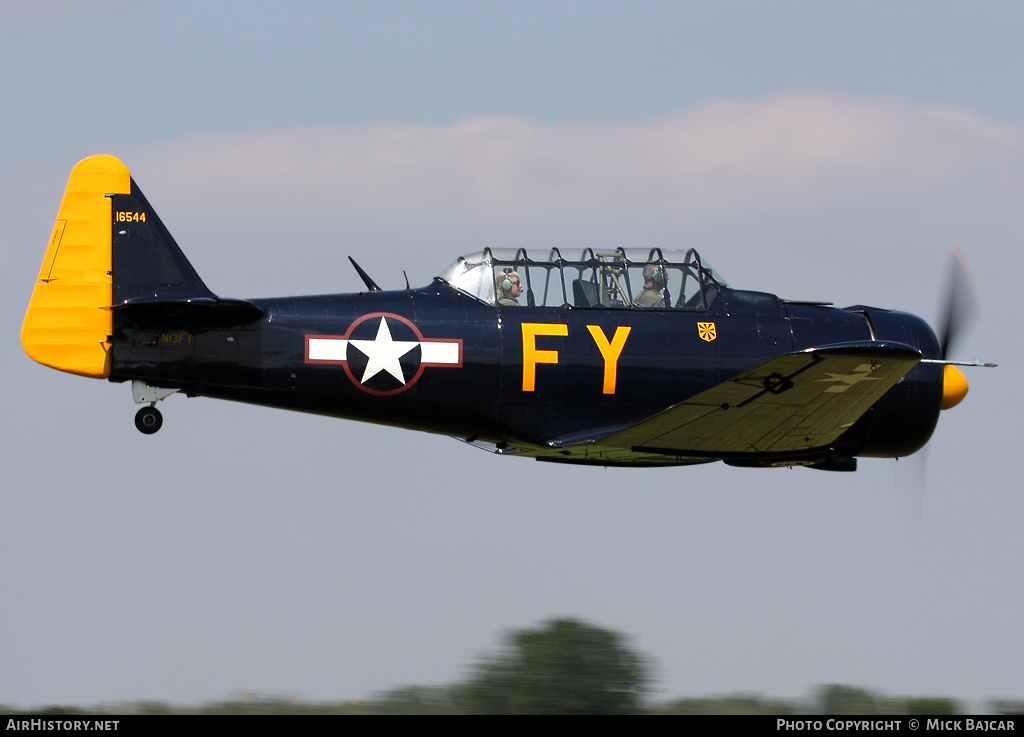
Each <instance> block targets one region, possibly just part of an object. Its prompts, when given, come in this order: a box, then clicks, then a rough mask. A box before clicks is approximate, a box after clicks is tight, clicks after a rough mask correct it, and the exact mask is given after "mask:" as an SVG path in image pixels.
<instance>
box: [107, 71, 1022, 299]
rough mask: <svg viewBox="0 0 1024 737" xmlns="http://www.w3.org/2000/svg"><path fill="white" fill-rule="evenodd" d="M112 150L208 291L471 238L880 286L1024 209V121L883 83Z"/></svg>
mask: <svg viewBox="0 0 1024 737" xmlns="http://www.w3.org/2000/svg"><path fill="white" fill-rule="evenodd" d="M114 153H120V155H122V157H123V158H124V160H125V162H126V163H127V164H128V165H129V167H130V168H131V169H132V171H133V174H134V175H135V177H136V179H137V181H138V182H139V184H140V186H141V187H142V189H143V191H145V192H146V194H147V196H148V197H149V198H150V201H151V202H152V203H153V205H154V206H155V207H156V209H157V211H158V212H160V213H161V215H162V216H163V217H164V219H165V221H166V223H167V225H168V227H169V228H170V229H171V232H172V233H174V234H175V235H176V237H178V238H179V239H180V241H181V243H182V245H183V246H184V247H185V251H186V253H187V254H188V255H189V256H190V258H193V262H194V264H195V265H196V267H197V269H199V271H200V273H207V271H206V269H210V272H209V273H210V274H211V275H212V276H211V287H212V288H214V291H217V287H218V285H222V284H225V282H227V284H228V286H226V287H225V289H226V290H228V291H230V292H232V293H248V294H267V293H280V292H279V290H282V289H283V290H290V291H295V292H303V293H309V292H310V291H336V290H338V289H343V288H345V287H344V286H343V285H345V284H346V282H344V281H343V280H342V281H341V282H339V279H338V276H337V275H338V274H339V273H342V274H348V272H349V271H350V268H349V266H348V264H347V263H346V262H345V260H344V259H345V256H346V255H349V254H351V255H353V256H355V257H356V258H357V259H365V260H364V264H365V265H368V266H370V267H372V268H371V271H372V272H375V273H376V272H378V270H379V269H384V270H390V271H393V272H395V273H399V272H398V269H397V268H396V267H398V266H399V262H400V263H401V267H403V268H405V269H407V270H408V273H409V275H410V278H411V279H412V280H413V281H414V282H420V283H423V282H424V281H425V280H426V278H427V277H428V276H429V275H431V274H434V273H437V271H438V270H440V269H441V268H443V266H444V265H445V264H446V263H447V262H448V261H451V260H453V259H454V258H455V257H456V256H457V255H459V254H462V253H471V252H473V251H477V250H480V249H481V248H483V247H484V246H515V247H519V246H523V245H525V246H527V247H529V248H534V249H536V248H547V247H550V246H552V245H557V246H560V247H562V248H563V249H566V250H567V251H568V252H572V251H573V250H574V249H576V248H582V247H584V246H593V247H602V248H605V247H615V246H620V245H626V246H644V247H650V246H655V245H657V246H662V247H678V245H676V244H688V245H689V244H692V245H697V246H698V247H700V248H701V249H702V250H706V253H705V255H706V256H708V257H710V258H711V260H712V262H713V263H715V264H719V265H721V267H722V268H723V269H724V271H725V272H726V274H727V276H731V277H732V278H733V279H734V280H735V281H736V283H745V284H752V285H760V286H761V288H765V289H772V290H777V291H782V292H788V291H789V290H792V289H795V288H796V286H797V285H796V284H794V283H793V282H794V281H799V280H800V277H799V275H798V274H796V273H795V271H794V270H793V269H792V268H791V264H792V263H800V262H806V261H807V260H808V259H819V258H820V256H821V255H822V247H823V245H826V246H829V245H830V246H831V248H830V250H829V254H830V258H829V261H828V263H829V271H828V273H826V278H827V279H829V280H830V284H834V283H836V282H841V281H850V282H853V281H854V277H848V276H847V275H848V274H849V270H850V269H851V268H858V269H862V270H863V272H864V273H868V272H870V273H871V274H872V276H871V278H870V281H871V282H877V283H878V288H879V289H885V290H891V289H893V287H894V286H895V285H896V284H902V283H903V280H905V279H906V278H907V275H909V274H919V273H920V272H921V269H922V268H933V269H937V268H938V266H937V264H938V263H939V262H940V261H941V258H942V253H943V250H944V249H945V248H947V247H948V246H949V244H950V243H952V242H954V241H956V240H960V241H961V242H963V244H964V245H965V247H967V248H968V251H969V252H971V253H972V256H974V255H975V254H976V253H977V250H976V249H974V248H971V246H972V245H973V244H974V243H983V244H991V245H993V246H995V245H996V244H999V243H1002V244H1005V243H1006V242H1007V239H1008V237H1009V236H1008V234H1013V233H1017V232H1019V230H1020V227H1021V226H1024V223H1022V222H1021V219H1022V216H1021V213H1020V207H1019V202H1020V200H1021V197H1022V195H1024V129H1022V128H1019V127H1015V126H1012V125H1007V124H1003V123H999V122H996V121H992V120H989V119H986V118H983V117H981V116H979V115H977V114H974V113H972V112H970V111H967V110H963V109H960V108H955V107H950V106H944V105H934V104H925V103H920V102H913V101H907V100H903V99H899V98H895V97H872V96H854V95H838V94H828V93H822V92H807V91H805V92H788V93H780V94H774V95H771V96H768V97H764V98H762V99H758V100H730V99H718V100H710V101H708V102H705V103H703V104H701V105H698V106H695V107H693V108H690V109H687V110H682V111H679V112H676V113H674V114H671V115H666V116H663V117H660V118H655V119H652V120H648V121H641V122H635V123H627V124H623V123H615V124H576V123H564V124H541V123H538V122H535V121H531V120H526V119H523V118H517V117H510V116H498V115H477V116H473V117H469V118H466V119H463V120H459V121H456V122H453V123H451V124H449V125H443V126H430V125H414V124H405V123H386V122H385V123H374V124H365V125H358V126H320V127H310V128H297V129H269V130H258V131H252V132H243V133H234V134H204V135H196V136H192V137H188V138H184V139H180V140H171V141H165V142H162V143H159V144H155V145H148V146H143V147H139V148H136V149H130V150H127V151H123V152H114ZM914 249H917V250H916V251H915V250H914ZM897 250H899V251H902V256H903V258H905V259H906V260H905V261H904V262H903V263H902V264H900V265H899V266H894V264H893V263H892V257H893V256H896V255H898V254H896V253H895V252H896V251H897ZM1003 250H1005V248H1004V249H1003ZM392 251H394V256H392V254H391V252H392ZM723 251H724V254H723ZM241 254H244V258H245V259H246V260H245V263H246V264H248V266H246V268H244V269H239V268H238V264H239V263H240V261H239V259H240V258H242V257H243V256H241ZM776 256H780V257H781V258H776ZM396 258H397V261H396ZM883 258H884V259H885V260H886V263H887V264H888V266H887V270H885V271H890V270H891V271H892V272H893V273H892V275H891V276H889V277H883V278H881V279H880V278H879V273H880V272H879V268H878V264H877V263H875V264H874V265H872V264H871V261H872V260H873V259H874V260H877V259H883ZM729 259H731V263H730V261H729ZM374 262H376V263H374ZM925 263H926V264H928V266H926V267H922V266H921V264H925ZM726 264H728V268H726V266H725V265H726ZM787 264H789V265H787ZM933 264H934V266H932V265H933ZM983 265H984V262H982V266H983ZM773 270H774V271H773ZM226 273H231V274H232V275H231V278H230V279H225V278H224V275H225V274H226ZM925 276H926V278H928V277H930V274H927V273H926V274H925ZM238 277H241V283H239V281H240V280H239V278H238ZM936 278H937V277H936ZM246 280H250V281H248V282H247V281H246ZM865 280H867V276H861V277H859V278H858V281H859V284H860V285H861V286H863V284H864V283H865ZM929 283H930V282H929ZM232 284H234V286H231V285H232ZM347 286H348V288H355V286H356V285H355V284H348V285H347ZM390 286H398V284H397V283H393V284H390ZM852 286H853V284H851V288H852ZM802 288H803V289H804V290H806V289H807V287H806V285H803V287H802ZM797 291H800V290H797ZM829 293H830V295H831V294H832V292H831V291H830V292H829ZM857 294H858V295H860V294H861V293H860V291H858V293H857ZM837 298H838V299H858V300H862V299H871V298H872V297H871V295H870V293H869V294H868V295H867V296H850V297H845V296H843V295H842V294H840V295H839V296H838V297H837ZM908 301H913V302H914V303H915V304H916V303H918V302H920V301H921V300H920V299H916V300H908Z"/></svg>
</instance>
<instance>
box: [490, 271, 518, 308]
mask: <svg viewBox="0 0 1024 737" xmlns="http://www.w3.org/2000/svg"><path fill="white" fill-rule="evenodd" d="M494 291H495V292H496V293H497V294H498V304H499V305H501V306H502V307H518V306H519V295H520V294H522V292H523V285H522V284H521V283H520V281H519V274H518V273H517V272H515V271H512V270H511V269H509V270H508V271H502V272H500V273H498V274H496V275H495V277H494Z"/></svg>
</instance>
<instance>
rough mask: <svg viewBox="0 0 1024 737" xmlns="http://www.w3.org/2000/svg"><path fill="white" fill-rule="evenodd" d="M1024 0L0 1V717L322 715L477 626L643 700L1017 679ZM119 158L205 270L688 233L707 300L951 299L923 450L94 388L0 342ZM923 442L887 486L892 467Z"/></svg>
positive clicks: (463, 644) (261, 282)
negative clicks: (933, 419) (673, 452)
mask: <svg viewBox="0 0 1024 737" xmlns="http://www.w3.org/2000/svg"><path fill="white" fill-rule="evenodd" d="M1022 31H1024V10H1021V9H1020V8H1019V6H1018V5H1016V4H1013V3H998V2H985V3H954V2H928V3H916V2H904V3H898V4H893V3H873V2H867V3H858V4H856V5H854V4H846V5H839V4H835V3H810V2H776V3H760V2H757V3H755V2H750V3H748V2H715V3H712V2H707V3H703V2H691V3H686V2H673V3H659V2H647V3H642V4H627V3H599V2H586V3H583V2H580V3H576V2H561V3H554V4H552V3H532V2H515V3H501V2H484V3H480V2H473V3H469V2H467V3H458V2H434V3H405V2H379V3H344V2H337V3H315V2H308V3H303V2H299V3H292V4H289V5H287V6H285V5H281V4H279V3H254V2H246V3H240V2H239V3H216V4H207V3H203V4H200V3H191V2H184V3H173V4H172V3H156V2H137V3H127V2H118V1H116V0H106V1H97V2H50V3H45V2H43V3H30V2H18V1H15V2H9V3H6V4H4V6H3V7H2V8H0V94H2V99H3V100H4V105H3V107H2V110H3V112H2V114H0V134H2V140H3V141H4V144H3V146H0V167H2V169H3V171H4V173H5V177H4V181H3V182H2V184H0V201H2V202H3V205H2V209H0V258H2V265H3V269H0V273H2V277H0V278H2V279H3V289H2V290H0V300H3V307H4V309H3V310H2V311H0V314H2V315H3V316H4V317H3V318H2V320H3V322H2V324H3V326H4V334H5V335H7V336H8V346H9V350H7V351H4V352H0V356H2V357H3V358H2V361H3V363H2V365H3V370H4V375H5V377H7V381H6V382H5V389H4V390H3V391H2V392H0V398H2V402H3V405H2V407H3V416H4V417H5V418H6V419H5V420H4V421H3V422H2V423H0V432H2V434H3V444H2V447H3V448H4V451H3V458H4V461H5V463H4V466H5V468H6V470H7V479H8V480H7V483H6V484H5V489H6V490H5V492H4V495H3V501H2V504H3V507H2V509H3V511H2V513H0V561H2V565H0V590H3V591H4V592H5V593H4V596H3V597H2V598H0V621H3V622H4V626H3V627H2V628H0V630H2V631H0V702H2V703H12V704H18V705H41V704H47V703H80V704H88V703H98V702H101V701H102V702H116V701H120V700H128V699H137V698H154V699H163V700H167V701H173V702H178V703H189V702H197V701H202V700H209V699H216V698H221V697H224V696H226V695H228V694H230V693H235V692H239V691H256V692H261V693H274V694H291V695H295V696H297V697H300V698H307V699H337V698H358V697H362V696H366V695H368V694H370V693H372V692H374V691H377V690H381V689H386V688H390V687H393V686H398V685H402V684H406V683H441V682H446V681H449V680H453V679H455V678H458V677H459V676H460V674H462V673H463V672H464V669H465V668H466V666H467V665H468V664H469V663H471V662H472V661H473V659H474V658H475V657H477V656H478V655H479V654H480V653H481V652H483V651H484V650H486V649H487V648H489V647H492V646H494V645H495V643H496V641H497V637H498V634H499V633H500V632H501V631H502V629H503V628H506V627H518V626H526V625H529V624H531V623H533V622H536V621H538V620H540V619H543V618H546V617H550V616H557V615H570V616H578V617H582V618H584V619H587V620H590V621H593V622H596V623H598V624H602V625H605V626H609V627H613V628H616V629H620V630H623V631H625V632H628V633H630V634H631V635H632V636H633V637H634V638H635V643H636V644H637V645H638V646H639V647H642V648H643V649H645V650H647V651H649V652H650V653H651V654H653V655H654V656H655V657H656V658H657V660H658V662H659V664H660V688H661V689H662V691H661V693H662V695H665V696H677V695H703V694H721V693H732V692H736V691H747V692H751V691H753V692H759V693H764V694H767V695H772V696H797V695H802V694H804V693H806V691H807V690H808V689H809V688H811V687H812V686H814V685H816V684H821V683H830V682H841V683H851V684H856V685H861V686H865V687H868V688H875V689H879V690H882V691H885V692H887V693H892V694H911V695H913V694H947V695H951V696H955V697H961V698H969V699H975V700H981V699H985V698H989V697H1014V698H1021V697H1022V695H1024V677H1022V672H1021V669H1020V667H1019V663H1020V662H1021V657H1022V655H1024V642H1022V638H1021V636H1020V634H1019V622H1020V621H1021V619H1022V614H1024V596H1022V594H1021V589H1022V587H1021V585H1020V580H1019V579H1020V574H1019V572H1018V569H1019V561H1020V560H1021V557H1022V554H1024V545H1022V542H1021V540H1020V536H1019V532H1018V529H1017V528H1018V527H1019V524H1018V520H1019V519H1020V518H1021V515H1022V513H1024V502H1022V500H1021V497H1020V494H1019V493H1018V487H1017V486H1016V467H1015V463H1014V461H1015V453H1016V442H1015V440H1016V431H1015V429H1014V428H1015V427H1016V426H1017V424H1018V415H1019V410H1020V401H1019V397H1020V390H1019V386H1020V380H1019V379H1020V376H1019V366H1020V358H1021V353H1022V351H1021V346H1020V341H1019V339H1018V338H1017V336H1018V334H1019V327H1018V324H1017V323H1018V321H1017V320H1016V318H1015V316H1016V314H1017V312H1018V310H1019V306H1018V305H1017V301H1016V297H1017V294H1018V292H1019V275H1020V273H1021V266H1022V256H1021V254H1022V249H1021V247H1020V246H1021V243H1020V240H1021V239H1020V233H1021V232H1022V227H1021V226H1022V225H1024V223H1022V215H1021V208H1020V201H1021V197H1022V195H1024V181H1022V178H1024V177H1022V173H1024V108H1022V104H1024V103H1022V102H1021V100H1022V98H1021V95H1020V94H1019V86H1020V83H1019V77H1020V70H1021V68H1022V65H1024V51H1022V50H1021V46H1020V43H1019V39H1020V37H1021V35H1022ZM94 153H110V154H114V155H116V156H119V157H120V158H121V159H122V160H124V161H125V163H126V164H127V165H128V166H129V168H130V169H131V170H132V173H133V175H134V177H135V179H136V181H137V182H138V183H139V185H140V187H141V188H142V189H143V190H144V191H145V193H146V195H147V196H148V198H149V199H150V201H151V203H152V204H153V205H154V207H155V208H156V209H157V211H158V212H159V213H160V214H161V217H162V218H163V220H164V222H165V223H166V224H167V226H168V227H169V229H170V230H171V232H172V233H173V234H174V235H175V237H176V239H177V240H178V242H179V244H180V245H181V246H182V248H183V249H184V251H185V252H186V254H187V255H188V257H189V258H190V260H191V261H192V263H193V265H195V266H196V268H197V270H198V271H199V273H200V274H201V275H202V276H203V278H204V279H205V281H206V283H207V284H208V285H209V286H210V287H211V288H212V289H213V290H214V291H215V292H217V293H218V294H221V295H222V296H230V297H236V296H237V297H255V296H274V295H283V294H296V293H321V292H330V291H354V290H356V289H358V288H359V285H360V282H359V281H358V277H357V276H356V274H355V273H354V272H353V271H352V270H351V268H350V267H349V265H348V263H347V256H349V255H352V256H354V257H355V258H356V259H357V260H358V261H359V262H360V263H361V264H362V265H363V266H364V267H365V268H367V270H368V271H369V272H370V273H371V275H372V276H373V277H374V278H375V279H376V280H377V281H378V282H379V283H381V284H382V285H383V286H385V287H390V288H397V287H399V286H400V285H401V284H402V277H401V270H402V269H403V268H404V269H405V270H406V271H407V272H408V273H409V278H410V280H411V281H412V282H414V283H420V284H424V283H426V282H428V281H429V280H430V278H431V277H432V276H433V274H435V273H437V272H438V271H440V270H441V269H443V268H444V267H445V266H446V265H447V264H448V263H449V262H451V261H452V260H454V259H455V258H456V257H457V256H458V255H460V254H462V253H469V252H473V251H477V250H479V249H480V248H482V247H484V246H488V245H489V246H515V247H519V246H525V247H527V248H533V247H543V248H546V247H549V246H551V245H559V246H562V247H570V248H575V247H579V248H583V247H585V246H602V247H606V246H610V247H614V246H619V245H624V246H646V247H651V246H662V247H685V246H691V245H692V246H696V247H698V248H699V249H700V250H701V253H702V255H703V256H704V257H705V258H707V259H708V260H710V261H711V262H712V263H713V264H714V265H715V266H716V268H718V269H719V270H720V271H721V272H722V273H723V274H724V275H725V277H726V278H727V279H728V280H729V281H730V282H731V283H733V284H734V285H735V286H739V287H744V288H752V289H763V290H766V291H773V292H777V293H779V294H780V295H781V296H783V297H787V298H793V299H825V300H832V301H835V302H836V303H838V304H855V303H866V304H875V305H879V306H884V307H892V308H897V309H905V310H909V311H912V312H916V313H918V314H921V315H922V316H924V317H925V318H926V319H932V318H933V316H934V312H935V308H936V300H937V294H938V291H939V288H940V283H941V277H942V268H943V262H944V258H945V255H946V252H947V250H948V248H949V246H950V245H951V244H952V243H954V242H957V243H959V244H960V245H961V246H962V247H963V249H964V250H965V252H966V253H967V255H968V257H969V258H970V260H971V263H972V265H973V267H974V270H975V276H976V277H977V280H978V282H979V285H980V287H981V292H982V303H983V309H984V312H983V316H982V319H981V320H980V321H979V323H978V324H977V326H976V329H975V330H974V332H973V333H972V335H971V337H970V338H969V339H968V340H967V341H966V343H965V345H964V347H963V353H964V356H963V357H965V358H973V357H974V356H975V355H979V356H980V357H981V358H983V359H986V360H995V361H998V362H999V363H1000V364H1001V366H1000V368H998V369H995V370H989V371H981V370H976V371H973V372H971V373H970V375H969V379H970V380H971V385H972V388H971V394H970V395H969V397H968V398H967V400H966V401H965V403H964V404H963V405H961V406H960V407H958V408H956V409H955V410H952V411H951V412H949V413H946V414H944V416H943V418H942V421H941V422H940V426H939V428H938V430H937V432H936V435H935V437H934V438H933V440H932V443H931V444H930V446H929V452H928V453H927V457H926V458H919V457H914V458H911V459H906V460H903V461H900V462H898V463H897V462H894V461H882V460H875V461H872V460H865V461H862V462H861V468H860V470H859V471H858V472H857V473H856V474H848V475H842V474H823V473H816V472H811V471H806V470H793V471H786V470H778V471H750V470H742V469H731V468H726V467H724V466H720V465H717V466H711V467H701V468H695V469H675V470H635V471H626V470H619V469H608V470H603V469H576V468H551V467H549V466H547V465H545V464H537V463H532V462H528V461H523V460H516V459H500V458H494V457H490V456H488V455H486V454H483V453H480V452H478V451H475V450H473V449H471V448H468V447H464V446H462V445H460V444H459V443H457V442H455V441H453V440H450V439H447V438H441V437H434V436H428V435H421V434H416V433H412V432H408V431H401V430H396V429H392V428H383V427H376V426H370V425H357V424H354V423H346V422H342V421H336V420H327V419H324V418H318V417H306V416H303V415H292V414H287V413H283V412H278V411H273V410H263V409H259V408H252V407H246V406H242V405H234V404H229V403H218V402H215V401H213V400H205V399H193V400H186V399H183V398H181V397H171V398H170V399H169V400H167V402H165V403H164V406H163V411H164V416H165V426H164V429H163V430H161V432H160V433H159V434H158V435H156V436H153V437H148V438H146V437H143V436H141V435H140V434H139V433H138V432H137V431H136V430H135V429H134V427H133V425H132V421H131V420H132V416H133V414H134V411H135V407H134V405H133V404H132V402H131V399H130V394H129V392H128V389H127V388H126V387H124V386H120V385H110V384H107V383H105V382H99V381H88V380H85V379H79V378H76V377H71V376H66V375H62V374H59V373H58V372H54V371H51V370H48V369H45V368H43V367H41V366H38V365H36V364H34V363H33V362H32V361H31V360H30V359H29V358H28V357H27V356H25V355H24V353H23V352H22V351H21V348H20V345H19V344H18V340H17V337H16V336H17V333H18V331H19V329H20V324H21V319H22V316H23V314H24V308H25V305H26V304H27V301H28V296H29V294H30V292H31V288H32V283H33V279H34V277H35V275H36V273H37V270H38V266H39V262H40V260H41V258H42V255H43V251H44V249H45V242H46V238H47V237H48V235H49V232H50V228H51V224H52V220H53V217H54V215H55V214H56V210H57V206H58V204H59V202H60V196H61V192H62V190H63V186H64V183H65V182H66V178H67V174H68V172H69V171H70V169H71V167H72V166H73V165H74V164H75V162H77V161H78V160H79V159H81V158H83V157H85V156H87V155H90V154H94ZM924 468H926V469H927V471H926V480H925V481H924V482H922V481H921V475H920V473H919V472H920V471H921V470H922V469H924Z"/></svg>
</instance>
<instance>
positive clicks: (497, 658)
mask: <svg viewBox="0 0 1024 737" xmlns="http://www.w3.org/2000/svg"><path fill="white" fill-rule="evenodd" d="M504 639H505V642H504V646H503V647H502V649H501V650H499V651H498V652H497V653H496V654H494V655H492V656H489V657H487V658H484V659H483V660H482V661H481V662H479V663H478V664H477V665H476V666H475V667H474V668H473V671H472V673H471V676H470V678H469V680H468V682H466V683H464V684H463V685H462V686H461V687H460V688H458V689H457V690H456V698H457V699H458V701H459V702H460V704H461V705H463V706H464V708H465V709H466V710H467V711H471V712H476V713H486V714H628V713H634V712H636V711H639V709H640V707H641V703H642V699H643V695H644V694H645V693H646V692H647V689H648V687H649V685H650V681H651V675H650V670H651V667H650V659H649V658H648V657H647V656H645V655H643V654H642V653H640V652H637V651H636V650H634V649H633V648H631V647H630V646H629V645H628V644H627V642H626V638H625V637H624V636H623V635H621V634H619V633H617V632H613V631H611V630H606V629H602V628H600V627H595V626H593V625H589V624H586V623H585V622H581V621H579V620H576V619H552V620H549V621H547V622H544V623H542V624H541V625H540V626H538V627H537V628H535V629H520V630H514V631H512V632H510V633H508V634H507V635H506V636H505V638H504Z"/></svg>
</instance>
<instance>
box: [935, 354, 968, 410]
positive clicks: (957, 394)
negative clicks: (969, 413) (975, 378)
mask: <svg viewBox="0 0 1024 737" xmlns="http://www.w3.org/2000/svg"><path fill="white" fill-rule="evenodd" d="M966 396H967V377H966V376H964V374H963V372H962V371H961V370H960V369H958V368H957V367H956V366H949V365H947V366H945V367H944V368H943V371H942V405H941V406H942V409H949V408H950V407H955V406H957V405H958V404H960V400H962V399H963V398H964V397H966Z"/></svg>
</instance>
